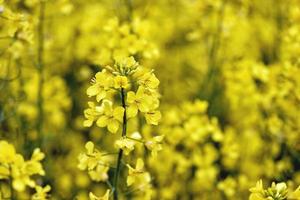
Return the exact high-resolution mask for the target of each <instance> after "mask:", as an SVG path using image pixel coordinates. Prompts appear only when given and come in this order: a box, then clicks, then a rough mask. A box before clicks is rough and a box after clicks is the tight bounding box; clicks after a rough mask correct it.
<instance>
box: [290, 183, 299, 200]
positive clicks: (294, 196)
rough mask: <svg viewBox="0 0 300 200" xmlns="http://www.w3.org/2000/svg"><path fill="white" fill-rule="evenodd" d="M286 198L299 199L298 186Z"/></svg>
mask: <svg viewBox="0 0 300 200" xmlns="http://www.w3.org/2000/svg"><path fill="white" fill-rule="evenodd" d="M288 199H290V200H300V186H299V187H298V188H297V189H296V190H295V191H293V192H292V193H291V194H290V195H289V196H288Z"/></svg>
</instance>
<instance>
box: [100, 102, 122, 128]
mask: <svg viewBox="0 0 300 200" xmlns="http://www.w3.org/2000/svg"><path fill="white" fill-rule="evenodd" d="M124 110H125V109H124V108H123V107H121V106H117V107H116V108H113V107H112V103H111V102H110V101H105V102H103V115H101V116H100V117H99V119H98V120H97V126H99V127H106V126H107V129H108V130H109V131H110V132H111V133H116V132H117V131H118V129H119V125H120V123H121V122H122V121H123V115H124Z"/></svg>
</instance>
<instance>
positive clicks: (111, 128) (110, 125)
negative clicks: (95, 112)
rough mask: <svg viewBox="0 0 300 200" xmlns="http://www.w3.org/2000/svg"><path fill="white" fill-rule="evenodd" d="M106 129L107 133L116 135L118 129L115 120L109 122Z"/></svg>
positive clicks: (117, 123)
mask: <svg viewBox="0 0 300 200" xmlns="http://www.w3.org/2000/svg"><path fill="white" fill-rule="evenodd" d="M107 128H108V130H109V132H111V133H116V132H117V131H118V129H119V122H118V121H117V120H111V121H110V122H109V123H108V125H107Z"/></svg>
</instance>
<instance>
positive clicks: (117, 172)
mask: <svg viewBox="0 0 300 200" xmlns="http://www.w3.org/2000/svg"><path fill="white" fill-rule="evenodd" d="M121 100H122V106H123V108H124V115H123V127H122V137H125V136H126V132H127V116H126V103H125V90H124V88H122V89H121ZM122 157H123V150H122V149H120V150H119V153H118V160H117V167H116V170H115V174H114V180H113V185H112V186H113V197H114V200H118V179H119V175H120V171H121V163H122Z"/></svg>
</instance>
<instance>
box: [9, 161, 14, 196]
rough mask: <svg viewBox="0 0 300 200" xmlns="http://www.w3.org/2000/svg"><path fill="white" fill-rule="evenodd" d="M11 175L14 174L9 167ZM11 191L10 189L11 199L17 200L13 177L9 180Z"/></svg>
mask: <svg viewBox="0 0 300 200" xmlns="http://www.w3.org/2000/svg"><path fill="white" fill-rule="evenodd" d="M9 173H10V174H12V169H11V166H9ZM9 189H10V199H11V200H15V194H14V188H13V181H12V177H10V178H9Z"/></svg>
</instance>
